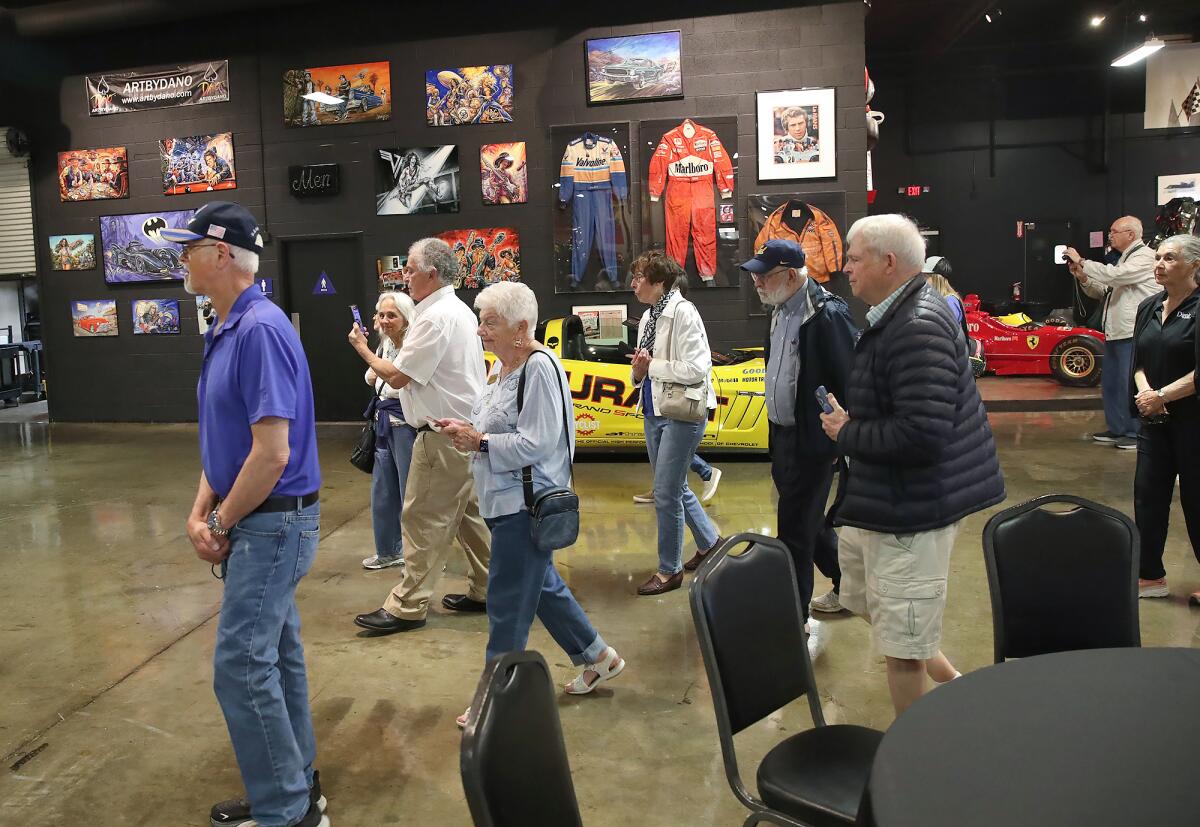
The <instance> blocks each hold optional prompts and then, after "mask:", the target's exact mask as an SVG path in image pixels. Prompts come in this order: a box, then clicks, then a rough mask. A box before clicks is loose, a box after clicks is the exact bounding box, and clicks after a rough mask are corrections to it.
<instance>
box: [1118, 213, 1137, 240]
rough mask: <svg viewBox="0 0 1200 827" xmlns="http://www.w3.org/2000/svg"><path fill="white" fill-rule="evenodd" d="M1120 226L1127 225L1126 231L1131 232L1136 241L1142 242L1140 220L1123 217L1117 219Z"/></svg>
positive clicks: (1129, 216) (1128, 216) (1132, 217)
mask: <svg viewBox="0 0 1200 827" xmlns="http://www.w3.org/2000/svg"><path fill="white" fill-rule="evenodd" d="M1117 221H1118V222H1120V223H1122V224H1127V225H1128V226H1127V227H1126V229H1128V230H1133V234H1134V235H1136V236H1137V238H1138V241H1141V240H1142V232H1143V230H1142V220H1141V219H1140V218H1137V217H1135V216H1132V215H1123V216H1121V217H1120V218H1118V219H1117Z"/></svg>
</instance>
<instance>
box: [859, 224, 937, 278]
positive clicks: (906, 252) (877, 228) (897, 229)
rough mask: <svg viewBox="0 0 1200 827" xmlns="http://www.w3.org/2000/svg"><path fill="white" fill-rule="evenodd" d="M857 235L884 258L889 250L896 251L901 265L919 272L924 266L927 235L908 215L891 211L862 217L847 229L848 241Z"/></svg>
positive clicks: (892, 252) (897, 261)
mask: <svg viewBox="0 0 1200 827" xmlns="http://www.w3.org/2000/svg"><path fill="white" fill-rule="evenodd" d="M856 238H857V239H859V241H860V243H861V244H862V246H863V247H865V248H866V249H868V250H870V251H871V252H873V253H875V255H877V256H880V257H881V258H882V257H883V256H886V255H887V254H888V253H891V254H892V255H894V256H895V257H896V264H897V265H899V266H900V267H901V268H902V269H907V270H911V271H912V272H914V273H919V272H920V271H921V268H922V267H924V266H925V239H924V238H922V237H921V231H920V230H919V229H917V225H916V224H915V223H914V222H913V220H912V219H911V218H909V217H908V216H906V215H899V214H897V213H888V214H886V215H868V216H867V217H866V218H860V219H858V220H857V221H855V222H854V225H853V226H852V227H850V232H848V233H846V243H847V244H851V243H853V242H854V240H855V239H856Z"/></svg>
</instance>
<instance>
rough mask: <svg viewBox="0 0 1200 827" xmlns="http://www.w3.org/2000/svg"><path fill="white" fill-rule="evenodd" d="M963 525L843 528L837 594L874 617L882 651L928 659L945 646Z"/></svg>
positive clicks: (857, 610)
mask: <svg viewBox="0 0 1200 827" xmlns="http://www.w3.org/2000/svg"><path fill="white" fill-rule="evenodd" d="M958 526H959V524H958V523H954V524H953V525H948V526H946V527H945V528H939V529H937V530H935V531H922V532H920V533H918V534H899V535H896V534H881V533H879V532H877V531H867V530H865V529H861V528H854V527H852V526H843V527H842V528H839V529H838V563H839V564H840V565H841V567H842V583H841V593H840V594H839V596H838V599H839V600H840V602H841V604H842V606H844V607H845V608H847V609H849V610H850V611H852V612H854V614H856V615H858V616H859V617H862V618H866V619H867V621H869V622H870V624H871V635H872V637H873V638H874V640H875V646H876V647H877V648H878V649H879V652H880V653H881V654H883V655H887V656H888V657H893V658H902V659H905V660H929V659H930V658H932V657H933V656H934V655H936V654H937V652H938V649H939V648H941V643H942V615H943V614H944V613H945V611H946V580H947V577H948V575H949V573H950V550H951V549H952V548H953V547H954V538H955V537H956V536H957V535H958Z"/></svg>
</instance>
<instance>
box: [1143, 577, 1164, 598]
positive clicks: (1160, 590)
mask: <svg viewBox="0 0 1200 827" xmlns="http://www.w3.org/2000/svg"><path fill="white" fill-rule="evenodd" d="M1170 596H1171V592H1170V591H1169V590H1168V589H1167V578H1165V577H1163V578H1160V579H1158V580H1141V579H1139V580H1138V597H1170Z"/></svg>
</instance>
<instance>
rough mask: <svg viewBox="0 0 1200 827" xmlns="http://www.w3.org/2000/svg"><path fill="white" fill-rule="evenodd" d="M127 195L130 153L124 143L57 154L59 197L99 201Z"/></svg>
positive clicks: (69, 199) (63, 199)
mask: <svg viewBox="0 0 1200 827" xmlns="http://www.w3.org/2000/svg"><path fill="white" fill-rule="evenodd" d="M128 197H129V156H128V154H127V153H126V152H125V147H123V146H112V147H106V148H104V149H72V150H70V151H68V152H60V153H58V199H59V200H60V201H100V200H104V199H108V198H128Z"/></svg>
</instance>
